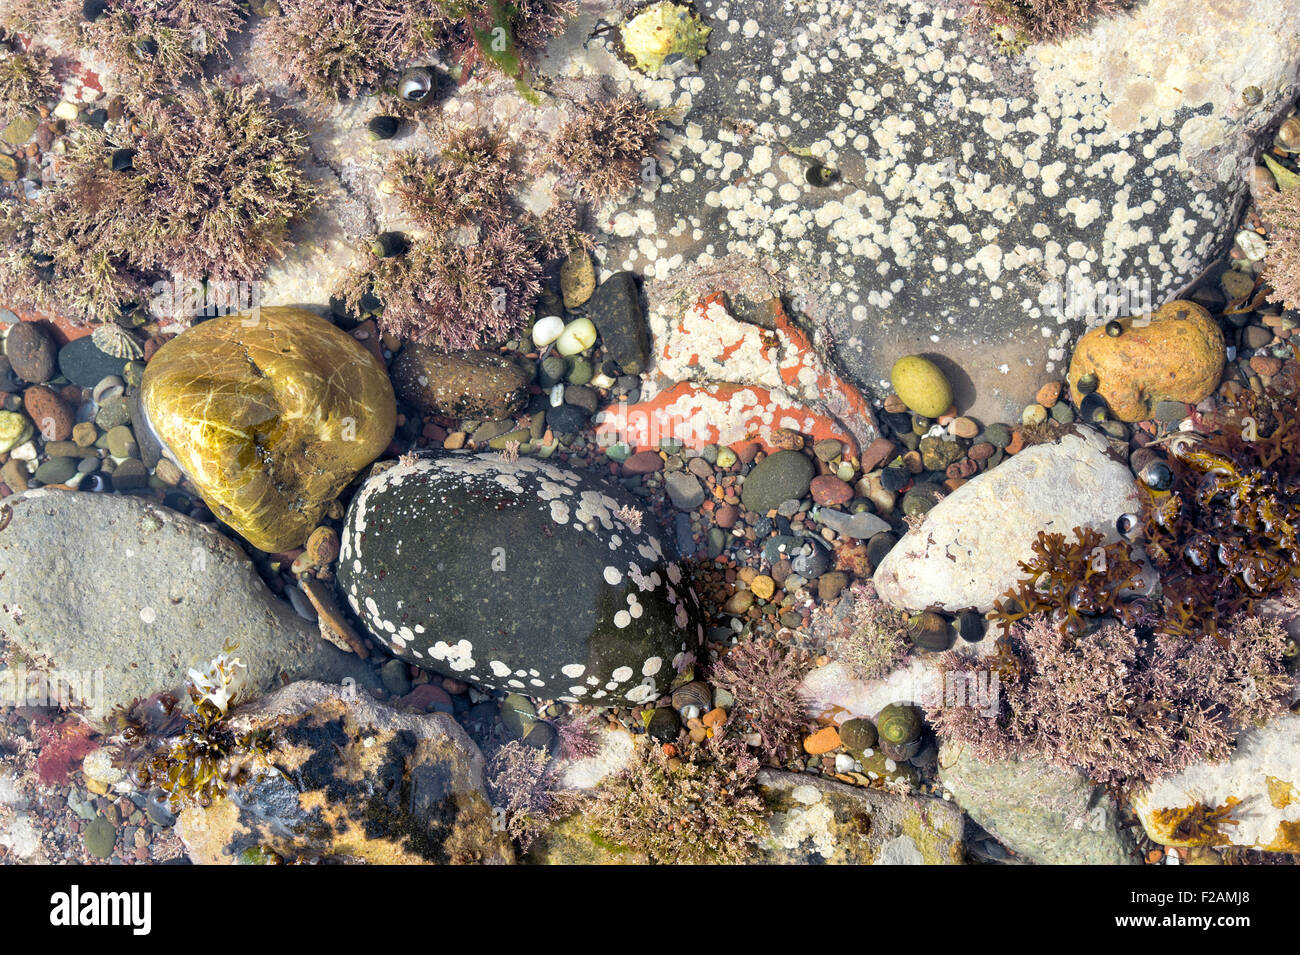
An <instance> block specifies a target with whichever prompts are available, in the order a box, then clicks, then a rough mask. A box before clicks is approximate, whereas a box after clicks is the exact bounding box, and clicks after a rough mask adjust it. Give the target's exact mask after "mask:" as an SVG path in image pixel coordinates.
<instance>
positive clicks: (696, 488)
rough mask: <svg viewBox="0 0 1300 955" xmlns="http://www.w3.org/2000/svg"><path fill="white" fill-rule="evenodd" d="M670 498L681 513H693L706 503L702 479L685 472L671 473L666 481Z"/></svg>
mask: <svg viewBox="0 0 1300 955" xmlns="http://www.w3.org/2000/svg"><path fill="white" fill-rule="evenodd" d="M664 487H665V490H667V491H668V498H669V500H671V501H672V502H673V507H675V508H677V510H679V511H693V510H695V509H696V508H697V507H699V506H700V505H701V504H703V503H704V498H705V493H704V487H703V485H701V484H700V479H699V478H697V477H696V476H695V475H693V474H687V473H686V472H685V471H670V472H669V473H668V476H667V478H665V480H664Z"/></svg>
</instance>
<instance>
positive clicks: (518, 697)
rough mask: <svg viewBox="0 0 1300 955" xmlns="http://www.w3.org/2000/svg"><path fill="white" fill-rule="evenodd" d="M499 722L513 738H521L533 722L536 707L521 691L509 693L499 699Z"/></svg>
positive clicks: (534, 720) (535, 717) (535, 720)
mask: <svg viewBox="0 0 1300 955" xmlns="http://www.w3.org/2000/svg"><path fill="white" fill-rule="evenodd" d="M501 722H502V724H504V726H505V728H506V729H507V730H509V731H510V735H511V736H513V737H514V738H515V739H522V738H523V736H524V734H525V733H527V732H528V729H529V727H531V726H532V725H533V724H534V723H535V722H537V709H536V707H534V706H533V703H532V701H531V700H530V699H528V697H526V696H524V695H523V694H522V693H511V694H510V695H509V696H507V697H506V698H505V699H504V700H502V701H501Z"/></svg>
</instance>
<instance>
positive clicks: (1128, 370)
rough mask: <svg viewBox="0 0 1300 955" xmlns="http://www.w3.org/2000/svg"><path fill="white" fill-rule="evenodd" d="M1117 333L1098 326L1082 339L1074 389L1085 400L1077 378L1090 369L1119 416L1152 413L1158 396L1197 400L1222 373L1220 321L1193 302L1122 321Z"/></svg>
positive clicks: (1073, 369) (1139, 417)
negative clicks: (1218, 322) (1112, 333)
mask: <svg viewBox="0 0 1300 955" xmlns="http://www.w3.org/2000/svg"><path fill="white" fill-rule="evenodd" d="M1118 324H1119V327H1120V334H1119V335H1109V334H1107V332H1106V326H1099V327H1097V328H1094V329H1093V330H1092V331H1090V332H1088V333H1087V334H1086V335H1084V336H1083V338H1081V339H1079V344H1078V345H1077V346H1075V349H1074V355H1073V357H1072V358H1071V359H1070V373H1069V382H1070V394H1071V397H1072V398H1073V399H1074V401H1075V403H1076V404H1078V403H1079V402H1080V401H1082V400H1083V395H1082V394H1081V393H1080V392H1079V390H1078V387H1077V385H1078V381H1079V379H1080V378H1081V377H1082V376H1083V375H1085V374H1088V373H1089V372H1091V373H1092V374H1095V375H1096V376H1097V380H1098V382H1099V384H1098V387H1097V393H1098V394H1099V395H1100V396H1101V397H1102V398H1104V399H1105V400H1106V403H1107V405H1109V406H1110V409H1111V411H1112V413H1113V414H1114V415H1115V417H1116V418H1119V419H1120V420H1121V421H1127V422H1135V421H1144V420H1146V419H1148V418H1150V417H1152V413H1153V409H1154V407H1155V405H1156V403H1157V402H1159V401H1182V402H1186V403H1187V404H1196V403H1197V402H1199V401H1201V400H1202V399H1204V398H1205V397H1206V396H1208V395H1210V394H1211V393H1213V391H1214V389H1215V387H1216V386H1217V385H1218V384H1219V379H1220V377H1221V376H1222V374H1223V362H1224V356H1225V345H1224V341H1223V332H1221V331H1220V330H1219V326H1218V324H1217V323H1216V322H1215V321H1214V319H1212V318H1211V317H1210V313H1209V312H1207V311H1206V310H1205V309H1204V308H1202V307H1201V306H1200V305H1197V304H1196V303H1195V302H1187V301H1181V300H1180V301H1173V302H1168V303H1166V304H1164V305H1162V306H1161V307H1160V310H1159V311H1158V312H1156V314H1155V315H1154V316H1135V317H1133V318H1123V319H1119V320H1118Z"/></svg>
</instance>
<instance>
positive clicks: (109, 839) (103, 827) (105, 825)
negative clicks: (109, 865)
mask: <svg viewBox="0 0 1300 955" xmlns="http://www.w3.org/2000/svg"><path fill="white" fill-rule="evenodd" d="M81 841H82V842H83V843H84V844H85V846H86V851H87V852H88V853H90V855H91V856H93V857H94V858H96V859H107V858H108V857H109V856H111V855H112V854H113V846H114V845H116V844H117V828H116V827H115V826H114V825H113V824H112V823H111V822H109V821H108V820H107V819H105V818H104V817H103V816H96V817H95V818H94V820H92V821H91V823H90V825H88V826H86V828H85V829H83V830H82V832H81Z"/></svg>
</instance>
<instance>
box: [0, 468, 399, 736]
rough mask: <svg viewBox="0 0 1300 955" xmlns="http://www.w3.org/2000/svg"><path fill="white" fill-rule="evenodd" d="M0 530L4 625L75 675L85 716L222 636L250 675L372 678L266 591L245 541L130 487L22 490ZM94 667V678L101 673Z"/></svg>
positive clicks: (208, 651)
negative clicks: (126, 492) (115, 491)
mask: <svg viewBox="0 0 1300 955" xmlns="http://www.w3.org/2000/svg"><path fill="white" fill-rule="evenodd" d="M7 503H8V504H9V505H10V506H11V507H12V508H13V517H12V519H11V520H10V521H9V523H8V526H6V527H5V528H4V530H3V531H0V603H2V604H3V605H4V606H6V607H8V608H9V613H8V615H7V616H6V618H5V619H4V622H3V626H2V629H3V633H4V636H5V638H6V639H7V640H8V641H9V644H10V646H11V647H12V648H14V650H16V651H17V652H19V653H21V654H23V655H24V656H26V657H29V658H31V659H41V660H46V661H48V662H49V664H50V666H51V668H52V669H54V670H58V671H60V672H63V673H67V674H84V675H85V676H86V680H87V681H89V682H88V683H87V684H86V685H85V686H83V687H81V688H80V689H79V692H78V695H79V696H82V697H84V698H85V699H86V700H87V703H88V705H89V708H88V710H87V716H88V718H91V719H99V718H101V717H103V716H104V714H106V713H107V712H108V711H109V710H110V709H111V708H112V707H114V706H116V705H118V704H121V703H129V702H130V701H131V700H133V699H135V698H136V697H144V696H148V695H150V694H151V693H157V692H162V691H164V690H168V691H172V692H175V693H180V694H181V695H182V696H183V686H184V681H185V674H186V670H187V669H189V668H190V667H197V666H202V665H205V664H206V663H207V662H208V661H210V660H212V659H213V658H214V657H216V656H217V654H219V653H220V652H221V650H222V647H223V645H224V644H225V643H226V641H227V640H229V641H232V642H235V643H237V644H238V645H239V646H238V650H237V655H238V656H239V657H240V659H242V660H243V661H244V662H245V663H246V664H247V665H248V677H249V680H250V683H249V685H250V687H251V688H253V689H255V690H263V689H270V688H272V687H274V686H278V685H279V683H280V677H281V674H287V675H288V676H290V677H300V678H307V677H310V678H315V679H320V680H328V681H331V682H340V681H343V680H345V679H347V680H351V681H352V682H353V684H354V686H356V687H357V688H359V689H360V688H366V687H376V686H377V685H378V681H377V680H376V679H375V677H374V675H373V671H371V670H370V669H369V667H367V666H365V665H364V664H363V663H362V662H361V661H360V660H358V659H357V658H356V657H354V656H351V655H350V654H344V653H341V652H340V651H338V650H336V649H335V648H334V647H332V646H330V645H329V644H327V643H324V642H323V641H322V640H321V639H320V636H319V634H318V633H317V631H316V628H315V627H313V626H311V625H309V624H308V623H307V622H306V621H304V620H302V619H300V618H299V617H298V616H297V615H296V614H295V613H294V612H293V610H292V609H291V608H290V606H289V605H288V604H287V603H285V602H283V601H281V600H279V599H277V598H276V597H275V596H273V595H272V594H271V593H270V591H268V590H267V588H266V585H265V584H263V583H262V581H261V579H260V578H259V577H258V575H257V572H256V570H255V569H254V568H253V565H252V564H251V563H250V562H249V560H248V558H247V557H246V556H245V554H244V552H243V551H242V550H241V549H240V548H239V547H238V546H237V545H236V544H234V543H233V542H232V541H231V540H229V539H228V538H226V537H224V536H222V535H221V534H219V533H217V531H216V530H214V529H213V528H212V527H211V526H210V525H204V524H200V523H198V522H197V521H193V520H190V519H189V518H187V517H183V516H181V515H179V514H177V513H176V512H175V511H172V510H170V509H168V508H164V507H159V506H157V505H155V504H153V503H150V502H148V501H144V500H141V499H138V498H131V497H117V496H114V495H107V494H93V495H92V494H70V493H67V492H60V491H39V490H38V491H29V492H28V493H26V494H22V495H16V496H14V497H10V498H8V499H7ZM101 680H102V682H100V681H101Z"/></svg>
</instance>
